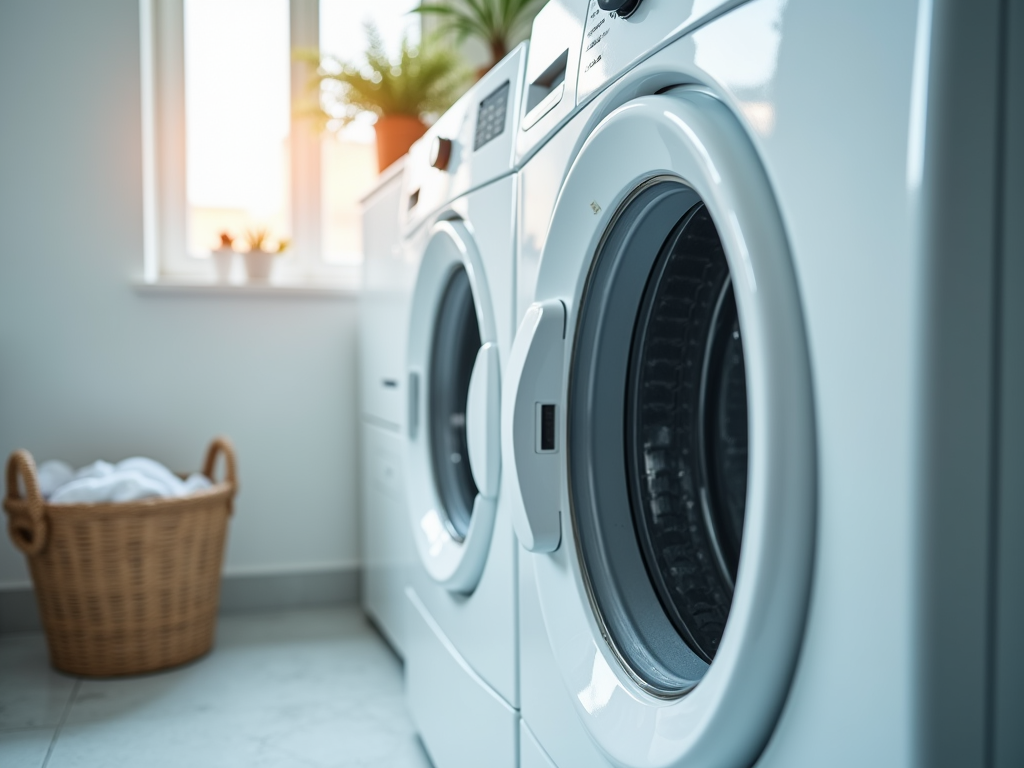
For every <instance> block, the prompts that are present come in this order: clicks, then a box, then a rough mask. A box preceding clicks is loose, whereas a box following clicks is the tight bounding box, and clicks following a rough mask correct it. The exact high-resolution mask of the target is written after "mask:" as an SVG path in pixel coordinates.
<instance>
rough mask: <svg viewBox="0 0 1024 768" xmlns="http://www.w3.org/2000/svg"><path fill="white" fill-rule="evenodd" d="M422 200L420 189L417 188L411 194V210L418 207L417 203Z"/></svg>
mask: <svg viewBox="0 0 1024 768" xmlns="http://www.w3.org/2000/svg"><path fill="white" fill-rule="evenodd" d="M419 201H420V191H419V190H418V189H417V190H416V191H415V192H413V193H412V194H411V195H409V210H410V211H411V210H412V209H413V208H415V207H416V203H418V202H419Z"/></svg>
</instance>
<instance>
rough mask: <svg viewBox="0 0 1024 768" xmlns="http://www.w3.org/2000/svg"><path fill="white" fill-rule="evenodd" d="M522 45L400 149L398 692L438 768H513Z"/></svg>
mask: <svg viewBox="0 0 1024 768" xmlns="http://www.w3.org/2000/svg"><path fill="white" fill-rule="evenodd" d="M525 51H526V45H525V44H524V45H522V46H520V47H519V48H517V49H515V50H514V51H513V52H512V53H510V54H509V55H508V56H507V57H506V58H505V59H504V60H502V62H500V63H499V64H498V65H496V66H495V67H494V68H493V69H491V70H490V72H488V73H487V75H485V76H484V77H483V78H482V79H481V80H480V81H479V82H478V83H476V85H474V86H473V88H471V89H470V90H469V92H468V93H467V94H466V95H465V96H463V97H462V98H461V99H460V100H459V101H458V103H456V104H455V105H454V106H453V107H452V108H451V109H450V110H449V111H448V112H446V113H445V114H444V115H443V116H442V117H441V118H440V119H439V120H438V122H437V123H436V124H435V125H434V126H432V127H431V129H430V130H429V131H428V133H427V134H426V136H425V137H424V138H423V139H422V140H420V142H418V143H417V144H416V145H415V146H414V147H413V149H412V151H411V152H410V155H409V158H408V161H407V171H406V175H405V182H404V183H405V187H404V190H403V199H402V207H403V222H404V238H405V247H406V248H407V249H409V250H410V251H413V252H415V258H416V260H417V261H419V270H418V273H417V277H416V287H415V291H414V295H413V303H412V308H411V311H410V317H411V321H410V327H409V335H408V353H407V363H408V392H409V397H410V400H409V407H408V418H407V437H406V446H407V451H406V473H407V489H408V506H409V513H410V524H411V526H412V532H413V537H414V539H415V541H416V546H417V550H418V552H419V556H420V562H421V565H422V568H420V569H418V570H419V573H418V576H417V577H416V578H414V579H413V582H412V585H411V586H410V588H409V589H408V597H409V600H410V603H411V611H410V613H411V619H410V621H411V624H412V628H411V630H410V632H409V640H408V642H407V649H406V686H407V695H408V702H409V707H410V710H411V714H412V717H413V720H414V721H415V723H416V726H417V728H418V729H419V732H420V735H421V738H422V740H423V743H424V745H425V746H426V749H427V751H428V753H429V754H430V757H431V759H432V760H433V762H434V764H435V765H436V766H437V768H463V767H465V768H470V767H472V766H479V765H482V764H488V765H492V766H506V767H507V768H515V767H516V766H517V765H518V759H517V755H518V722H519V713H518V708H519V693H518V685H519V681H518V639H517V635H516V627H517V605H516V571H517V560H516V543H515V537H514V534H513V531H512V523H511V517H510V511H509V508H508V503H507V498H508V494H509V489H508V487H507V485H506V484H505V483H503V480H502V464H501V455H500V448H501V446H500V437H499V429H500V400H501V396H502V392H501V377H502V373H503V371H504V368H505V365H506V364H507V362H508V354H509V350H510V348H511V345H512V337H513V333H514V330H515V309H514V290H515V289H514V286H515V226H514V216H515V199H516V179H515V176H514V174H513V172H512V170H513V161H514V147H515V136H516V133H517V127H518V115H519V103H520V98H521V93H522V83H523V66H524V63H525Z"/></svg>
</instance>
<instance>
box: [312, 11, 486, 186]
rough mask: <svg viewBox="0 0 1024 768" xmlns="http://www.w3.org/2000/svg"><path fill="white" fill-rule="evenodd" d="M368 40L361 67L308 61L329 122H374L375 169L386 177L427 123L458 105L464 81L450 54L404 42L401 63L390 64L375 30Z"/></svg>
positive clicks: (327, 58) (319, 58)
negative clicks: (363, 116) (369, 118)
mask: <svg viewBox="0 0 1024 768" xmlns="http://www.w3.org/2000/svg"><path fill="white" fill-rule="evenodd" d="M366 36H367V41H368V45H367V49H366V53H365V55H364V59H365V61H363V62H362V63H359V64H354V63H351V62H344V61H341V60H340V59H338V58H337V57H335V56H331V55H321V54H319V53H317V52H313V53H311V54H310V55H309V56H307V58H314V59H315V63H316V64H317V73H316V79H315V82H314V84H315V86H316V88H317V90H318V91H319V108H320V110H321V111H322V112H323V114H324V116H326V117H327V118H328V120H330V121H332V122H335V123H336V124H337V125H339V126H342V127H343V126H345V125H347V124H348V123H350V122H352V121H353V120H355V119H356V117H357V116H358V115H359V114H360V113H364V112H369V113H372V114H373V115H375V116H376V122H375V123H374V131H375V133H376V136H377V165H378V169H379V170H381V171H383V170H384V169H385V168H387V167H388V166H389V165H391V164H392V163H393V162H395V161H396V160H397V159H398V158H400V157H401V156H402V155H404V154H405V153H406V152H408V151H409V147H411V146H412V144H413V142H415V141H416V140H417V139H418V138H420V136H422V135H423V134H424V132H425V131H426V130H427V126H426V124H425V123H424V122H423V119H424V117H426V116H429V115H439V114H441V113H442V112H444V111H445V110H446V109H448V107H450V106H451V105H452V104H453V103H454V102H455V100H456V99H457V98H458V97H459V96H460V95H461V93H462V90H463V88H464V85H465V82H466V77H465V71H464V69H463V67H462V63H461V60H460V59H459V58H458V56H457V55H456V54H455V53H454V52H453V51H452V50H451V49H450V48H446V47H444V46H441V45H422V46H415V45H413V44H412V43H410V42H409V40H408V39H407V38H403V40H402V45H401V49H400V50H399V53H398V56H397V58H391V57H389V56H388V52H387V50H386V49H385V47H384V41H383V39H382V38H381V36H380V33H379V32H378V30H377V28H376V27H375V26H374V25H373V24H367V25H366Z"/></svg>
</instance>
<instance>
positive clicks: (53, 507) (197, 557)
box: [4, 438, 237, 676]
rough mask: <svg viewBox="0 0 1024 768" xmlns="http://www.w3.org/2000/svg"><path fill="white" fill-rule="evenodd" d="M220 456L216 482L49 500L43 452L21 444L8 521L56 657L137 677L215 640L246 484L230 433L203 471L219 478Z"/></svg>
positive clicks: (89, 669)
mask: <svg viewBox="0 0 1024 768" xmlns="http://www.w3.org/2000/svg"><path fill="white" fill-rule="evenodd" d="M221 454H222V455H223V456H224V460H225V461H224V463H225V477H224V480H222V481H221V482H219V483H215V484H214V485H213V486H212V487H211V488H208V489H206V490H204V491H199V492H198V493H194V494H192V495H190V496H186V497H182V498H172V499H145V500H142V501H132V502H124V503H105V504H48V503H47V502H46V501H45V500H44V499H43V497H42V495H41V494H40V492H39V484H38V481H37V478H36V467H35V463H34V462H33V460H32V456H31V455H30V454H29V453H28V452H27V451H16V452H14V453H13V454H11V457H10V459H9V460H8V462H7V496H6V498H5V499H4V509H5V510H6V511H7V514H8V531H9V532H10V535H11V539H12V540H13V541H14V544H15V545H16V546H17V547H18V549H20V550H21V551H22V552H24V553H25V555H26V556H27V557H28V562H29V568H30V570H31V572H32V581H33V582H34V584H35V591H36V599H37V601H38V603H39V612H40V614H41V615H42V619H43V627H44V629H45V630H46V639H47V642H48V644H49V647H50V660H51V661H52V663H53V666H55V667H56V668H57V669H60V670H63V671H65V672H71V673H73V674H77V675H97V676H107V675H127V674H133V673H138V672H149V671H152V670H156V669H163V668H165V667H170V666H174V665H175V664H181V663H183V662H185V661H188V660H190V659H194V658H196V657H197V656H201V655H202V654H204V653H206V652H207V651H208V650H210V648H211V647H212V645H213V633H214V627H215V622H216V618H217V604H218V600H219V597H220V571H221V562H222V560H223V555H224V540H225V536H226V533H227V523H228V517H229V516H230V514H231V509H232V502H233V501H234V497H235V491H236V487H237V486H236V482H235V454H234V449H233V448H232V446H231V443H230V442H229V441H228V440H226V439H224V438H217V439H215V440H214V441H213V442H212V443H211V444H210V447H209V449H208V450H207V453H206V461H205V463H204V465H203V474H205V475H206V476H207V477H208V478H210V479H211V480H212V479H213V470H214V464H215V462H216V461H217V457H218V455H221ZM19 477H20V478H21V480H22V482H23V487H24V489H25V496H24V497H22V495H21V492H20V490H19V484H18V478H19Z"/></svg>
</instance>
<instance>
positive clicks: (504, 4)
mask: <svg viewBox="0 0 1024 768" xmlns="http://www.w3.org/2000/svg"><path fill="white" fill-rule="evenodd" d="M542 5H543V2H541V0H449V2H446V3H423V4H422V5H420V6H418V7H417V8H414V9H413V10H412V11H410V13H419V14H422V15H424V16H436V17H439V21H440V24H439V26H438V29H437V31H438V32H439V33H441V34H453V35H454V36H455V39H456V40H457V41H459V42H462V41H464V40H465V39H466V38H468V37H473V38H476V39H477V40H480V42H482V43H483V44H484V45H486V46H487V49H488V50H489V51H490V54H491V61H490V63H489V64H486V65H484V66H482V67H480V68H479V69H478V70H477V72H476V76H477V79H478V80H479V79H480V78H481V77H483V76H484V75H485V74H487V71H488V70H489V69H490V68H491V67H493V66H494V65H495V64H497V63H498V62H499V61H501V60H502V59H503V58H505V56H506V55H507V54H508V52H509V51H510V50H512V48H513V47H515V45H516V43H518V42H519V41H520V40H522V39H524V37H526V36H528V35H524V32H527V31H528V28H529V25H530V24H532V23H533V17H534V16H536V15H537V12H538V11H539V10H540V9H541V7H542Z"/></svg>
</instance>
